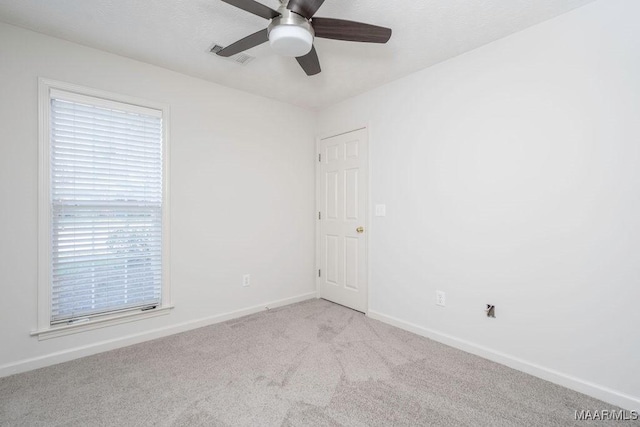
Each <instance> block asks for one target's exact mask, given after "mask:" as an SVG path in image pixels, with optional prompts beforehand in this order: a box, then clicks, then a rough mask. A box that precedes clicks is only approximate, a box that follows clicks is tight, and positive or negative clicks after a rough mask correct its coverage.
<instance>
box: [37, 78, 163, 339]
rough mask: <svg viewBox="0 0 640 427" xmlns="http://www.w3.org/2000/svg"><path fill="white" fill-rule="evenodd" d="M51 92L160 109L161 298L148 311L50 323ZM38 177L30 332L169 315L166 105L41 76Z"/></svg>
mask: <svg viewBox="0 0 640 427" xmlns="http://www.w3.org/2000/svg"><path fill="white" fill-rule="evenodd" d="M52 91H61V92H65V93H67V94H70V96H74V95H76V96H80V97H90V98H92V101H95V104H94V105H101V106H108V105H109V104H111V105H113V103H114V102H115V103H120V104H129V106H131V109H132V110H135V109H136V107H138V108H139V107H142V108H150V109H153V110H158V111H160V112H161V113H162V124H163V125H162V133H163V134H162V136H163V138H162V141H163V147H162V152H163V171H162V172H163V174H162V177H163V178H162V179H163V182H162V185H163V203H162V301H161V304H160V306H159V307H157V308H155V309H153V310H147V311H140V310H136V311H133V310H132V311H124V312H120V313H108V314H104V315H97V316H90V317H89V318H88V320H85V319H83V321H81V322H75V323H70V324H62V325H54V326H52V325H51V273H50V272H51V236H52V229H51V198H50V193H51V179H50V174H51V162H50V148H51V126H50V120H51V95H52ZM38 108H39V111H38V112H39V159H38V170H39V181H38V326H37V329H36V330H35V331H33V332H31V335H32V336H37V337H38V339H40V340H42V339H49V338H54V337H58V336H63V335H68V334H74V333H78V332H83V331H87V330H92V329H97V328H103V327H106V326H110V325H115V324H120V323H125V322H131V321H136V320H142V319H147V318H150V317H156V316H161V315H165V314H168V313H169V311H170V309H172V308H173V306H172V305H171V280H170V279H171V271H170V265H171V262H170V247H171V245H170V211H171V209H170V204H169V202H170V197H169V195H170V194H169V189H170V186H169V183H170V179H169V171H170V167H169V162H170V158H171V155H170V150H169V148H170V145H169V134H170V133H169V124H170V119H169V113H170V111H169V106H168V105H167V104H164V103H158V102H153V101H147V100H143V99H139V98H134V97H131V96H126V95H120V94H115V93H111V92H106V91H102V90H98V89H91V88H87V87H83V86H78V85H74V84H70V83H64V82H59V81H55V80H50V79H45V78H39V79H38Z"/></svg>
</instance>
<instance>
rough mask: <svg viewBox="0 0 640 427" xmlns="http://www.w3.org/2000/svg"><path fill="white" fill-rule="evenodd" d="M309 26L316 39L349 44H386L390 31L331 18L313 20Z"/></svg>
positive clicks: (375, 26)
mask: <svg viewBox="0 0 640 427" xmlns="http://www.w3.org/2000/svg"><path fill="white" fill-rule="evenodd" d="M311 25H312V26H313V30H314V31H315V33H316V37H321V38H323V39H334V40H346V41H351V42H365V43H386V42H388V41H389V39H390V38H391V29H390V28H385V27H378V26H377V25H370V24H363V23H361V22H354V21H345V20H343V19H333V18H313V19H312V20H311Z"/></svg>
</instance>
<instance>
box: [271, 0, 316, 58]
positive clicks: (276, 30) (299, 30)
mask: <svg viewBox="0 0 640 427" xmlns="http://www.w3.org/2000/svg"><path fill="white" fill-rule="evenodd" d="M278 13H280V16H278V17H277V18H274V19H272V20H271V23H270V24H269V27H268V28H267V31H268V34H269V44H270V45H271V48H272V49H273V50H274V51H275V52H276V53H278V54H280V55H282V56H291V57H296V58H297V57H301V56H304V55H306V54H307V53H309V52H310V51H311V48H312V47H313V37H314V36H315V32H314V31H313V27H312V26H311V23H310V22H309V21H308V20H307V19H306V18H304V17H303V16H300V15H298V14H297V13H294V12H291V11H290V10H289V9H287V8H286V7H284V6H281V7H280V8H279V9H278Z"/></svg>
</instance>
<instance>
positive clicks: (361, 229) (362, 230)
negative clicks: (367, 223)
mask: <svg viewBox="0 0 640 427" xmlns="http://www.w3.org/2000/svg"><path fill="white" fill-rule="evenodd" d="M356 231H357V232H358V233H364V227H358V228H356Z"/></svg>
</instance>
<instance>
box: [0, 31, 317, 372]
mask: <svg viewBox="0 0 640 427" xmlns="http://www.w3.org/2000/svg"><path fill="white" fill-rule="evenodd" d="M212 60H215V59H212ZM38 77H46V78H50V79H55V80H60V81H65V82H70V83H74V84H78V85H83V86H89V87H92V88H97V89H102V90H107V91H111V92H116V93H121V94H125V95H130V96H135V97H140V98H144V99H149V100H154V101H160V102H165V103H169V104H170V106H171V145H172V147H171V179H172V183H171V197H172V200H171V203H172V205H171V206H172V209H171V215H172V223H171V229H172V255H173V256H172V259H171V268H172V277H171V278H172V295H173V303H174V304H175V307H176V308H175V309H174V310H172V312H171V314H170V315H168V316H161V317H157V318H153V319H149V320H143V321H139V322H133V323H127V324H124V325H118V326H114V327H109V328H104V329H99V330H95V331H90V332H84V333H80V334H75V335H71V336H65V337H62V338H55V339H50V340H46V341H38V339H37V338H33V337H31V336H29V332H30V331H32V330H35V329H36V289H37V283H36V278H37V271H36V268H37V189H38V187H37V182H38V181H37V180H38V116H37V111H38V110H37V78H38ZM282 117H287V126H288V129H289V132H286V133H284V132H281V130H280V129H281V128H280V127H279V123H281V121H282ZM314 126H315V116H314V114H313V113H312V112H310V111H306V110H302V109H299V108H296V107H292V106H288V105H285V104H282V103H279V102H275V101H272V100H268V99H265V98H261V97H257V96H253V95H249V94H247V93H243V92H239V91H235V90H231V89H228V88H225V87H222V86H218V85H214V84H212V83H208V82H205V81H202V80H198V79H194V78H190V77H186V76H184V75H180V74H177V73H174V72H171V71H168V70H164V69H161V68H158V67H154V66H150V65H147V64H143V63H140V62H136V61H133V60H129V59H126V58H122V57H119V56H115V55H111V54H108V53H104V52H101V51H98V50H93V49H89V48H86V47H83V46H79V45H76V44H73V43H68V42H65V41H62V40H59V39H55V38H51V37H47V36H43V35H41V34H37V33H34V32H30V31H26V30H22V29H18V28H16V27H12V26H8V25H5V24H0V203H1V208H0V242H1V243H0V294H1V295H2V297H1V298H0V375H6V374H9V373H12V372H17V371H21V370H24V369H30V368H33V367H37V366H42V365H46V364H49V363H53V362H57V361H60V360H65V359H68V358H71V357H77V356H80V355H83V354H89V353H92V352H95V351H98V350H104V349H106V348H111V347H115V346H118V345H122V344H127V343H131V342H135V341H139V340H142V339H148V338H151V337H155V336H159V335H162V334H166V333H170V332H175V331H178V330H183V329H187V328H190V327H194V326H199V325H203V324H205V323H207V322H211V321H215V320H217V319H216V318H215V317H213V316H218V315H223V314H226V313H230V312H236V314H239V313H237V311H238V310H244V309H248V308H251V307H256V306H258V307H260V308H262V307H264V305H265V304H267V303H272V302H274V301H281V300H286V301H285V302H290V301H293V300H295V299H296V298H297V297H302V298H304V297H309V296H311V295H312V293H314V292H315V284H314V276H313V271H314V265H313V259H314V256H313V254H314V243H313V242H314V235H313V227H314V206H313V203H314V172H313V167H314V162H313V160H314V147H313V144H314ZM243 273H251V275H252V284H251V286H250V287H248V288H243V287H242V286H241V276H242V274H243ZM245 312H246V311H241V313H245ZM222 318H224V317H222ZM218 319H219V318H218ZM194 322H195V323H194ZM96 345H98V346H97V347H96Z"/></svg>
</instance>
